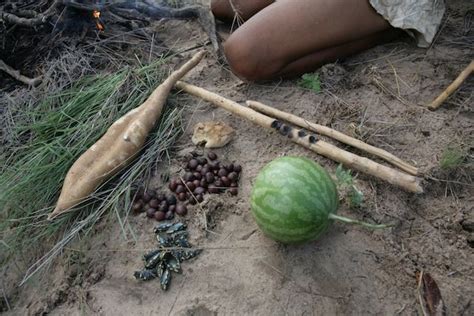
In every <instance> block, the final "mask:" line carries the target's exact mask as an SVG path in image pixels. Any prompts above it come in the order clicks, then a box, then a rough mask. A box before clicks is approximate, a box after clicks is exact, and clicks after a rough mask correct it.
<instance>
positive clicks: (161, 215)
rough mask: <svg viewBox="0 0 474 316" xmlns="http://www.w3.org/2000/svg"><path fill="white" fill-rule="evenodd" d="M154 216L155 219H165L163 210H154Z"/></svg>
mask: <svg viewBox="0 0 474 316" xmlns="http://www.w3.org/2000/svg"><path fill="white" fill-rule="evenodd" d="M154 217H155V219H156V220H157V221H162V220H164V219H165V212H161V211H158V212H155V214H154Z"/></svg>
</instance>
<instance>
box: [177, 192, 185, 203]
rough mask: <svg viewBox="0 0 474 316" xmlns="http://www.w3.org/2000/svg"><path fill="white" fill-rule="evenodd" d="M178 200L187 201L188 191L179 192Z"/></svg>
mask: <svg viewBox="0 0 474 316" xmlns="http://www.w3.org/2000/svg"><path fill="white" fill-rule="evenodd" d="M178 200H180V201H185V200H186V193H184V192H181V193H180V194H178Z"/></svg>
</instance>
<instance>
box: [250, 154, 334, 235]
mask: <svg viewBox="0 0 474 316" xmlns="http://www.w3.org/2000/svg"><path fill="white" fill-rule="evenodd" d="M338 203H339V199H338V195H337V189H336V186H335V184H334V182H333V181H332V179H331V177H330V176H329V174H328V173H327V172H326V171H325V170H324V169H323V168H322V167H321V166H319V165H318V164H317V163H315V162H313V161H311V160H309V159H306V158H299V157H281V158H278V159H275V160H274V161H272V162H270V163H269V164H268V165H266V166H265V167H264V168H263V169H262V171H261V172H260V173H259V175H258V176H257V179H256V181H255V183H254V187H253V190H252V194H251V209H252V214H253V216H254V218H255V221H256V222H257V224H258V226H259V227H260V228H261V229H262V231H263V232H264V233H265V234H266V235H268V236H269V237H270V238H273V239H275V240H278V241H281V242H285V243H292V242H303V241H307V240H311V239H315V238H318V237H319V236H320V235H321V234H322V233H324V232H325V231H326V230H327V228H328V226H329V223H330V220H329V218H328V216H329V213H336V210H337V207H338Z"/></svg>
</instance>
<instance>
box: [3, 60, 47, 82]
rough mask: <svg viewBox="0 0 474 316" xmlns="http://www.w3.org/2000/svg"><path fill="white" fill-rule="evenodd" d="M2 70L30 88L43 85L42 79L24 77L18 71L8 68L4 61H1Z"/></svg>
mask: <svg viewBox="0 0 474 316" xmlns="http://www.w3.org/2000/svg"><path fill="white" fill-rule="evenodd" d="M0 70H3V71H4V72H6V73H7V74H9V75H10V76H12V77H13V78H15V79H16V80H18V81H20V82H23V83H24V84H27V85H29V86H33V87H35V86H37V85H38V84H40V83H41V77H36V78H29V77H26V76H24V75H22V74H21V73H20V72H19V71H18V70H16V69H13V68H12V67H10V66H8V65H7V64H6V63H5V62H4V61H3V60H1V59H0Z"/></svg>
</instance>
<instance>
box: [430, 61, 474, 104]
mask: <svg viewBox="0 0 474 316" xmlns="http://www.w3.org/2000/svg"><path fill="white" fill-rule="evenodd" d="M473 72H474V60H473V61H471V63H470V64H469V65H468V66H467V67H466V68H464V70H463V71H462V72H461V73H460V74H459V76H458V77H457V78H456V79H454V81H453V82H452V83H451V84H450V85H449V86H448V87H447V88H446V90H444V91H443V92H442V93H441V94H440V95H439V96H438V97H437V98H436V99H434V101H433V102H431V103H430V104H429V105H428V108H429V109H430V110H436V109H437V108H439V107H440V106H441V104H442V103H443V102H444V101H445V100H446V99H447V98H448V97H449V96H450V95H451V94H453V92H454V91H456V90H457V89H458V88H459V87H460V86H461V84H462V83H463V82H464V80H466V79H467V77H469V76H470V75H471V73H473Z"/></svg>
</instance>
